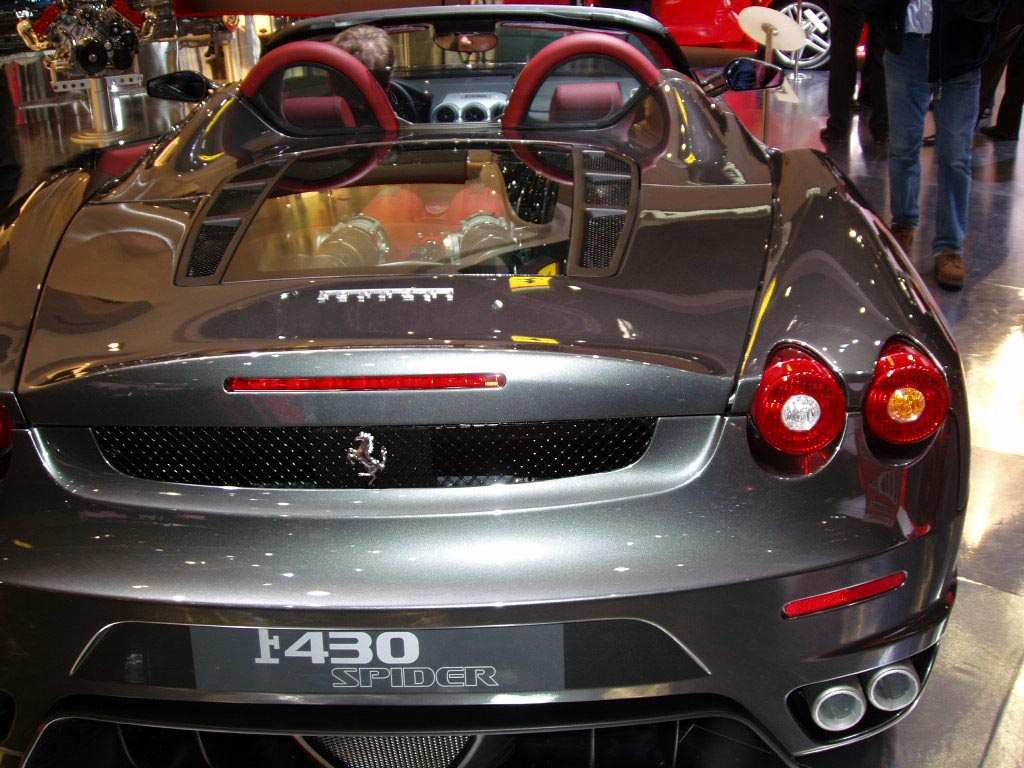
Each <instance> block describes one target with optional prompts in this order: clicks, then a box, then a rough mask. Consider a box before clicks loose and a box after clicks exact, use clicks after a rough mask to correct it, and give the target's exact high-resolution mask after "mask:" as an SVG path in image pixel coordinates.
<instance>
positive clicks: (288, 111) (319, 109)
mask: <svg viewBox="0 0 1024 768" xmlns="http://www.w3.org/2000/svg"><path fill="white" fill-rule="evenodd" d="M281 117H283V118H284V119H285V120H287V121H288V122H289V123H291V124H292V125H295V126H298V127H299V128H342V127H344V128H351V127H354V126H355V124H356V119H355V117H354V116H353V114H352V108H351V107H350V106H349V105H348V102H347V101H345V100H344V99H343V98H341V96H292V97H288V98H283V99H281Z"/></svg>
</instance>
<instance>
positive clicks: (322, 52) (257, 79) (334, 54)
mask: <svg viewBox="0 0 1024 768" xmlns="http://www.w3.org/2000/svg"><path fill="white" fill-rule="evenodd" d="M302 64H307V65H310V66H320V67H327V68H329V69H333V70H335V71H336V72H339V73H341V74H342V75H344V76H345V77H346V78H348V80H349V81H350V82H351V83H352V85H353V86H354V87H355V88H356V90H357V91H359V93H360V94H361V95H362V97H363V98H364V99H365V100H366V104H367V106H368V108H369V109H370V111H371V112H372V113H373V117H374V119H375V120H376V121H377V124H378V125H380V127H381V128H383V129H384V130H385V131H386V132H389V133H390V132H394V131H397V130H398V119H397V118H396V117H395V111H394V109H392V107H391V103H390V102H389V101H388V97H387V94H385V93H384V89H383V88H381V87H380V83H378V82H377V80H376V79H375V78H374V76H373V75H372V74H371V72H370V70H368V69H367V68H366V65H365V64H363V63H362V62H361V61H359V59H357V58H356V57H355V56H353V55H352V54H351V53H349V52H348V51H344V50H342V49H341V48H339V47H338V46H336V45H331V44H330V43H322V42H319V41H317V40H299V41H296V42H294V43H287V44H285V45H282V46H281V47H280V48H275V49H274V50H272V51H271V52H270V53H268V54H267V55H266V56H264V57H263V58H261V59H260V60H259V61H258V62H256V66H254V67H253V68H252V69H251V70H249V74H248V75H246V77H245V79H244V80H243V81H242V83H241V85H240V91H241V93H242V95H243V96H245V97H246V98H247V99H255V98H256V96H257V94H258V93H259V92H260V89H261V88H262V87H263V86H264V84H266V83H267V82H268V81H269V80H270V79H271V78H272V77H273V76H274V75H275V74H277V73H279V72H283V71H284V70H285V69H288V68H289V67H295V66H299V65H302ZM282 101H286V100H282ZM280 108H281V109H282V111H283V110H284V109H285V107H284V105H283V103H282V104H281V107H280ZM349 114H350V115H351V110H349ZM282 117H284V115H283V114H282Z"/></svg>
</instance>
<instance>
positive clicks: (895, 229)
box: [889, 221, 917, 253]
mask: <svg viewBox="0 0 1024 768" xmlns="http://www.w3.org/2000/svg"><path fill="white" fill-rule="evenodd" d="M889 231H890V232H892V236H893V238H895V240H896V242H897V243H899V244H900V248H902V249H903V252H904V253H910V246H911V245H913V244H914V233H915V232H917V227H915V226H914V225H913V224H907V223H906V222H903V221H894V222H893V223H892V224H890V225H889Z"/></svg>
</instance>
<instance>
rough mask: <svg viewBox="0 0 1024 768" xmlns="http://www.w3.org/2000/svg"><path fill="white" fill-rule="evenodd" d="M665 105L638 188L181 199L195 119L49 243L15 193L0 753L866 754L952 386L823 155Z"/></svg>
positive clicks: (908, 686) (279, 169) (496, 135)
mask: <svg viewBox="0 0 1024 768" xmlns="http://www.w3.org/2000/svg"><path fill="white" fill-rule="evenodd" d="M665 92H666V93H671V94H672V96H671V98H668V99H667V100H666V101H667V105H668V106H667V107H666V109H667V110H668V111H667V112H666V113H665V114H666V115H667V116H668V117H669V118H671V120H673V121H675V122H674V123H673V125H675V126H676V129H677V130H676V135H677V136H678V135H681V136H682V139H675V141H676V143H675V144H673V145H670V146H669V147H668V149H667V150H665V149H664V148H662V149H663V151H662V152H661V153H660V155H659V156H657V157H656V158H654V159H652V158H651V157H650V156H649V155H643V153H642V152H635V151H630V150H629V148H628V147H627V148H622V147H616V146H615V145H614V144H609V143H608V142H601V141H598V140H597V139H594V140H589V139H588V138H587V134H586V133H585V132H580V133H578V134H576V135H575V136H574V138H573V140H571V141H570V140H569V138H564V139H563V140H559V139H558V138H557V136H556V135H554V134H552V135H545V136H541V137H537V138H531V139H527V140H523V139H515V140H509V139H508V138H507V137H504V136H502V135H501V132H500V131H498V130H497V129H496V128H494V129H487V130H481V131H479V132H477V133H476V134H473V135H470V136H466V135H465V134H462V135H460V134H456V133H451V132H448V129H447V128H438V129H436V130H424V129H421V130H419V131H416V132H414V133H413V134H412V135H410V136H409V137H399V138H397V139H395V140H393V141H389V142H387V143H373V142H371V143H370V144H359V143H356V144H352V145H351V146H348V147H342V148H340V149H339V148H329V149H327V148H324V149H302V148H301V146H299V148H298V149H296V150H295V151H291V152H274V153H266V154H265V155H263V156H260V155H259V154H258V153H256V154H254V155H253V156H252V157H248V158H246V159H245V160H237V158H225V157H217V156H210V157H207V158H206V159H205V160H201V161H199V160H196V157H198V156H199V155H200V154H202V141H204V140H206V139H205V138H204V137H205V135H206V132H208V130H209V124H210V122H209V121H210V120H213V119H226V118H222V117H221V116H220V115H221V112H218V109H220V107H222V106H223V107H224V109H225V110H227V109H234V110H238V109H241V107H239V106H238V105H237V103H234V102H231V101H230V99H231V98H233V97H229V96H225V97H222V98H223V99H224V101H223V103H222V104H221V105H218V103H216V99H215V100H214V103H211V104H208V105H207V106H206V107H204V109H206V110H207V112H208V118H207V119H206V122H203V120H202V119H200V118H199V117H196V118H194V119H193V120H192V122H191V123H190V124H189V125H188V126H186V127H185V128H184V129H183V130H182V132H181V133H180V134H179V135H178V136H177V138H176V139H175V140H174V141H173V142H171V143H169V144H164V145H163V146H160V147H157V148H155V149H154V151H153V152H151V154H150V155H149V157H148V158H147V159H146V160H145V161H144V162H143V163H142V164H141V165H140V166H139V167H138V168H137V169H136V170H135V171H133V172H132V173H131V174H129V175H128V176H126V177H124V178H123V179H121V180H120V182H119V183H118V184H116V185H114V186H112V187H109V188H108V189H106V190H105V191H104V192H102V193H100V194H96V195H94V196H92V197H91V198H88V200H87V201H86V202H85V203H84V204H83V205H81V207H80V208H78V209H77V210H75V207H76V205H77V202H76V201H79V200H81V199H83V197H84V196H85V194H86V190H85V186H87V184H88V179H87V178H85V177H84V175H83V174H75V173H69V174H66V175H64V176H62V177H60V178H58V179H55V180H53V181H51V182H50V183H49V184H48V185H46V186H44V187H43V188H41V189H40V190H39V191H38V192H37V193H36V195H37V197H36V199H34V200H33V201H30V203H29V204H27V205H26V207H25V209H24V210H23V212H22V216H21V217H20V218H19V220H18V221H17V222H16V223H15V224H13V225H9V226H8V227H7V228H6V229H5V230H4V232H3V238H4V240H3V247H4V248H5V249H6V250H5V251H4V252H3V255H4V257H5V259H6V260H7V262H6V263H5V264H4V265H3V269H4V271H5V272H6V274H7V275H8V276H18V278H19V280H20V282H19V283H18V285H17V289H16V291H15V290H14V289H10V288H9V287H10V286H12V285H14V282H13V280H9V281H7V284H6V285H5V289H4V290H5V292H4V297H5V299H7V297H8V296H11V302H12V303H9V304H7V306H8V307H10V309H7V310H5V314H6V315H7V316H8V319H9V320H10V321H11V322H10V323H8V326H9V327H10V328H11V329H12V330H11V334H10V336H9V339H10V343H9V344H8V345H7V347H6V349H5V351H4V357H3V358H2V359H0V363H2V365H0V373H2V377H3V378H0V419H2V420H0V441H2V442H0V452H2V458H0V473H2V479H0V555H2V561H0V581H2V583H0V622H2V626H3V627H4V629H3V636H4V641H5V642H4V643H3V646H2V648H0V738H2V739H3V741H2V747H3V748H4V749H6V750H8V751H11V752H16V753H26V754H27V757H26V764H27V765H29V766H32V768H38V767H39V766H51V765H54V766H56V765H61V766H67V765H90V766H98V765H111V766H121V765H126V766H127V765H140V766H141V765H147V766H149V765H153V766H169V767H177V766H192V765H210V766H229V765H246V766H261V765H294V766H302V765H321V766H323V765H328V766H335V767H337V768H342V767H346V768H362V767H363V766H366V767H367V768H369V767H370V766H391V767H392V768H399V767H401V768H405V767H406V766H408V768H418V767H420V766H431V767H433V766H437V767H438V768H455V767H456V766H460V767H461V768H475V767H477V766H483V765H488V766H492V765H493V766H496V765H517V764H518V765H525V764H530V765H559V766H575V765H595V764H596V765H627V764H628V765H630V766H645V765H651V766H654V765H674V764H676V762H677V761H680V762H681V760H682V756H681V747H680V743H681V739H682V736H683V735H684V734H685V733H686V729H687V728H688V727H689V725H691V724H692V723H694V722H697V721H699V720H701V719H707V718H715V719H718V720H726V721H732V722H735V723H738V724H740V725H741V726H742V727H743V728H745V729H748V731H749V732H752V733H753V734H755V735H756V736H757V737H759V738H760V739H762V740H763V741H764V743H765V744H766V745H767V746H768V748H770V749H773V750H775V751H776V752H777V753H778V754H779V755H781V756H782V758H781V759H783V760H788V759H791V758H789V757H788V756H789V755H792V754H800V753H807V752H812V751H816V750H819V749H823V748H827V747H829V746H832V745H836V744H841V743H845V742H848V741H851V740H855V739H858V738H862V737H864V736H865V735H867V734H870V733H874V732H877V731H878V730H880V729H882V728H884V727H887V726H888V725H891V724H892V723H893V722H895V721H897V720H898V719H899V718H901V717H902V716H904V715H905V714H906V713H907V712H908V711H909V710H910V708H912V707H913V705H914V703H915V701H916V699H917V697H918V695H919V693H920V691H921V688H922V686H923V685H924V682H925V680H926V679H927V676H928V672H929V670H930V668H931V665H932V662H933V660H934V658H935V653H936V649H937V643H938V641H939V639H940V637H941V634H942V630H943V628H944V625H945V620H946V617H947V614H948V611H949V609H950V607H951V605H952V602H953V596H954V588H955V587H954V585H955V572H954V567H955V557H956V549H957V544H958V539H959V529H960V525H961V523H962V511H963V507H964V504H965V498H966V487H965V486H963V481H962V478H963V477H965V474H964V470H965V462H966V454H965V449H964V446H965V445H966V441H967V425H966V417H965V414H966V411H965V409H964V396H963V386H962V375H961V373H960V370H959V364H958V362H957V357H956V352H955V349H954V348H953V346H952V344H951V342H950V340H949V338H948V335H947V334H946V332H945V331H944V328H943V325H942V322H941V320H940V318H938V317H937V316H936V314H935V311H934V309H933V308H932V306H931V305H930V303H929V302H928V301H927V299H926V298H924V295H923V293H922V291H921V288H920V286H919V284H918V283H917V281H916V279H915V278H914V277H913V274H912V270H909V269H908V268H907V266H906V265H905V264H904V263H903V262H902V261H901V258H900V257H898V256H897V255H895V254H897V253H898V250H897V249H895V248H894V246H893V245H892V243H891V242H890V241H889V240H888V236H887V235H886V234H885V233H884V232H883V231H882V230H881V229H880V228H879V226H878V223H877V221H876V220H875V219H874V218H873V217H872V216H871V215H870V214H869V213H867V212H866V211H865V209H863V208H862V207H861V206H859V205H858V204H857V202H856V200H854V199H853V198H851V197H850V194H849V193H848V191H847V190H846V188H845V187H844V185H843V183H842V182H841V181H840V180H839V179H838V178H836V176H835V175H834V174H833V173H832V172H831V171H830V170H829V169H828V168H827V167H826V166H825V165H823V163H822V161H821V160H820V159H819V158H817V157H816V156H814V155H812V154H811V153H801V152H797V153H793V154H790V155H769V154H767V153H765V152H764V151H763V150H762V149H761V148H760V147H759V146H758V145H756V144H755V143H754V142H752V141H751V140H750V139H749V135H748V134H746V132H744V131H743V130H742V129H741V128H740V126H739V125H738V124H737V123H736V121H735V119H734V118H733V117H732V116H730V115H728V114H726V115H720V116H719V117H717V118H715V119H712V118H710V117H708V116H707V115H708V114H710V113H707V109H708V108H707V106H706V103H705V102H703V101H702V99H703V96H702V95H701V94H699V93H698V92H697V90H696V88H695V86H693V85H692V83H684V82H682V81H677V82H674V83H669V84H666V87H665ZM687 100H693V103H692V104H691V106H690V108H689V110H687V109H686V103H687ZM228 104H233V106H224V105H228ZM701 121H706V122H701ZM680 129H681V130H680ZM687 130H690V132H691V136H692V140H689V139H688V138H687V133H686V131H687ZM701 141H703V142H704V144H703V145H700V142H701ZM175 153H177V154H175ZM183 158H185V159H183ZM186 160H189V162H192V163H193V166H192V168H191V170H185V169H184V167H185V163H186ZM190 174H192V175H190ZM195 178H198V179H200V181H193V180H192V179H195ZM169 190H174V192H173V194H172V193H171V192H170V191H169ZM46 221H49V222H50V223H51V226H50V227H49V228H43V227H42V223H43V222H46ZM33 222H34V228H33V229H32V231H29V230H30V227H32V226H33ZM65 225H66V226H65ZM54 230H57V232H56V234H53V231H54ZM43 232H49V233H51V234H48V235H45V236H47V237H52V238H53V239H54V240H57V239H59V244H56V247H55V249H54V250H55V255H54V256H53V259H52V262H51V261H50V260H49V257H48V256H47V257H46V258H45V259H43V258H42V257H40V256H39V255H38V254H39V250H38V249H39V246H40V245H46V244H45V243H40V238H41V237H43V235H42V233H43ZM16 310H23V313H22V315H20V319H17V318H15V317H14V315H15V311H16ZM517 761H518V762H517Z"/></svg>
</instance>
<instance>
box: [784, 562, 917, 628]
mask: <svg viewBox="0 0 1024 768" xmlns="http://www.w3.org/2000/svg"><path fill="white" fill-rule="evenodd" d="M906 580H907V573H906V571H900V572H899V573H894V574H891V575H889V576H885V577H884V578H881V579H875V580H874V581H869V582H868V583H866V584H858V585H857V586H856V587H847V588H846V589H837V590H836V591H835V592H826V593H825V594H824V595H815V596H814V597H805V598H803V599H801V600H794V601H793V602H791V603H786V605H785V606H784V607H783V608H782V614H783V615H784V616H785V617H786V618H787V619H795V618H796V617H797V616H806V615H808V614H810V613H821V612H822V611H830V610H832V609H833V608H840V607H842V606H844V605H852V604H853V603H859V602H861V601H862V600H868V599H869V598H872V597H878V596H879V595H883V594H885V593H886V592H892V591H893V590H894V589H899V588H900V587H902V586H903V583H904V582H905V581H906Z"/></svg>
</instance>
